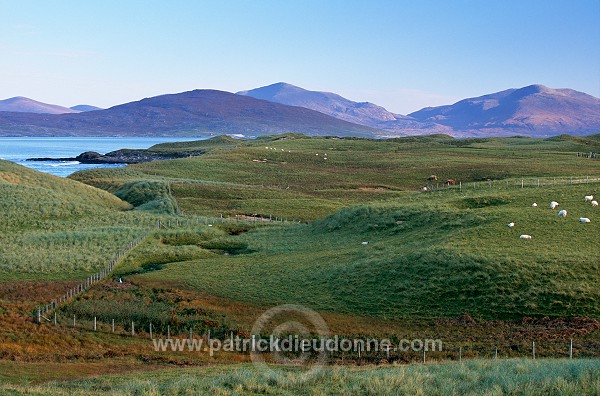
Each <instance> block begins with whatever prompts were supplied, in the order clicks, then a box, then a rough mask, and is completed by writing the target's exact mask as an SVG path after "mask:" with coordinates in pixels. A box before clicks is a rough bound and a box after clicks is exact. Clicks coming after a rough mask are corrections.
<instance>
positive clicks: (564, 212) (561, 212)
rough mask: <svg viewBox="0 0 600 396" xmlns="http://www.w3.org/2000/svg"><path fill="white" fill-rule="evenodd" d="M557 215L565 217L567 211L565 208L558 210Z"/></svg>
mask: <svg viewBox="0 0 600 396" xmlns="http://www.w3.org/2000/svg"><path fill="white" fill-rule="evenodd" d="M558 217H567V211H566V210H564V209H563V210H561V211H560V212H558Z"/></svg>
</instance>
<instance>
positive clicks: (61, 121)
mask: <svg viewBox="0 0 600 396" xmlns="http://www.w3.org/2000/svg"><path fill="white" fill-rule="evenodd" d="M285 132H297V133H304V134H309V135H334V136H343V135H344V136H374V135H376V134H377V133H378V130H377V129H374V128H370V127H367V126H363V125H358V124H352V123H350V122H346V121H343V120H339V119H337V118H334V117H330V116H327V115H324V114H322V113H319V112H317V111H313V110H309V109H305V108H302V107H294V106H285V105H282V104H278V103H273V102H268V101H265V100H259V99H254V98H251V97H245V96H241V95H235V94H233V93H229V92H223V91H215V90H195V91H189V92H183V93H179V94H172V95H161V96H156V97H153V98H146V99H142V100H140V101H137V102H131V103H126V104H122V105H119V106H114V107H111V108H110V109H106V110H96V111H88V112H83V113H77V114H35V113H23V112H20V113H19V112H0V135H2V136H198V137H202V136H211V135H217V134H243V135H246V136H258V135H264V134H277V133H285Z"/></svg>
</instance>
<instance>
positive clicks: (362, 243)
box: [360, 242, 369, 245]
mask: <svg viewBox="0 0 600 396" xmlns="http://www.w3.org/2000/svg"><path fill="white" fill-rule="evenodd" d="M360 244H361V245H368V244H369V242H361V243H360Z"/></svg>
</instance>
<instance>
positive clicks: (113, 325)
mask: <svg viewBox="0 0 600 396" xmlns="http://www.w3.org/2000/svg"><path fill="white" fill-rule="evenodd" d="M112 332H113V333H114V332H115V320H114V319H113V320H112Z"/></svg>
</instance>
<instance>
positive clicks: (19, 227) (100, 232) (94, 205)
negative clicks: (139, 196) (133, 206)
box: [0, 161, 148, 281]
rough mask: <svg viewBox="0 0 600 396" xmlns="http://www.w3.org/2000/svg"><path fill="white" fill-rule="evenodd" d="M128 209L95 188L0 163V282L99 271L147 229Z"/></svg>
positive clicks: (79, 277)
mask: <svg viewBox="0 0 600 396" xmlns="http://www.w3.org/2000/svg"><path fill="white" fill-rule="evenodd" d="M129 208H130V205H129V204H127V203H126V202H123V201H121V200H120V199H119V198H117V197H115V196H114V195H112V194H109V193H107V192H105V191H102V190H99V189H97V188H94V187H90V186H88V185H85V184H82V183H78V182H76V181H73V180H69V179H64V178H59V177H55V176H51V175H47V174H44V173H40V172H36V171H33V170H31V169H29V168H25V167H22V166H20V165H16V164H14V163H11V162H8V161H0V211H1V212H2V217H3V219H2V222H0V244H1V245H2V250H1V251H0V274H1V278H2V281H11V280H14V279H19V280H44V281H48V280H52V279H64V280H68V279H82V278H84V277H85V276H86V275H87V274H90V273H93V272H95V271H97V270H99V269H100V268H103V267H104V266H105V265H106V263H107V262H108V261H109V260H110V258H112V256H113V255H114V253H115V252H116V251H118V249H119V248H120V247H121V246H122V245H123V244H125V243H126V242H127V241H129V240H132V239H134V238H135V237H136V236H137V235H139V234H140V233H141V232H142V231H143V230H144V229H147V228H148V225H147V224H146V225H143V223H142V220H141V219H138V220H137V221H136V220H134V219H133V218H132V216H130V215H129V213H126V212H124V211H126V210H128V209H129ZM136 222H137V223H138V225H136Z"/></svg>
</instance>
